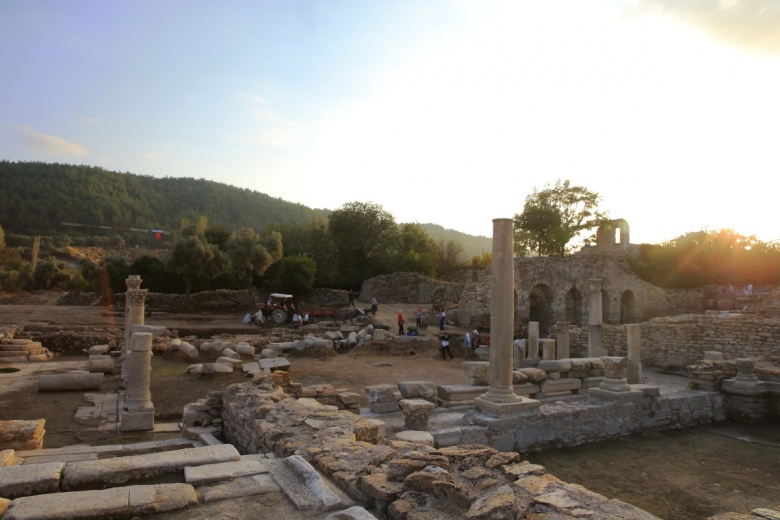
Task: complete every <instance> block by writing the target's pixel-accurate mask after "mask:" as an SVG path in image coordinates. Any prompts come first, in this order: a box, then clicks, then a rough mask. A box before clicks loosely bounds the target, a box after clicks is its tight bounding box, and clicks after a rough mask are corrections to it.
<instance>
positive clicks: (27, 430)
mask: <svg viewBox="0 0 780 520" xmlns="http://www.w3.org/2000/svg"><path fill="white" fill-rule="evenodd" d="M45 434H46V420H45V419H34V420H30V421H0V450H20V451H21V450H40V449H41V448H43V437H44V435H45Z"/></svg>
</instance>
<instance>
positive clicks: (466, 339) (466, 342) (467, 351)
mask: <svg viewBox="0 0 780 520" xmlns="http://www.w3.org/2000/svg"><path fill="white" fill-rule="evenodd" d="M463 353H464V357H465V358H466V359H471V334H469V333H468V332H467V333H466V335H465V336H463Z"/></svg>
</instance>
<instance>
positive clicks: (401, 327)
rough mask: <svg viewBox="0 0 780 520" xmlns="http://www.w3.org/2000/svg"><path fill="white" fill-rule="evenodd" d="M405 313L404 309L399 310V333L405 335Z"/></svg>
mask: <svg viewBox="0 0 780 520" xmlns="http://www.w3.org/2000/svg"><path fill="white" fill-rule="evenodd" d="M404 323H406V322H405V321H404V313H403V312H402V311H400V310H399V311H398V335H399V336H403V335H404Z"/></svg>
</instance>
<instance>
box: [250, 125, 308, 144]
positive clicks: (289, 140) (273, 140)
mask: <svg viewBox="0 0 780 520" xmlns="http://www.w3.org/2000/svg"><path fill="white" fill-rule="evenodd" d="M255 142H256V143H257V144H259V145H260V146H265V147H268V148H281V149H292V148H295V147H296V146H297V145H298V144H299V143H298V139H296V136H295V132H294V131H293V130H284V129H282V128H269V129H267V130H261V131H260V133H259V135H258V136H257V138H256V139H255Z"/></svg>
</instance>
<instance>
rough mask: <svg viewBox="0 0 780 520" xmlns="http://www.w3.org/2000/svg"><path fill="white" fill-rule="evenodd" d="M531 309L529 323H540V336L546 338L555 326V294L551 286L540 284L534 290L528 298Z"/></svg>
mask: <svg viewBox="0 0 780 520" xmlns="http://www.w3.org/2000/svg"><path fill="white" fill-rule="evenodd" d="M528 300H529V303H530V309H529V314H528V319H529V321H537V322H539V335H540V336H542V337H544V336H546V335H547V331H549V330H550V327H552V325H553V310H552V302H553V292H552V289H550V287H549V286H547V285H544V284H539V285H537V286H536V287H534V288H533V290H532V291H531V294H530V295H529V297H528Z"/></svg>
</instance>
